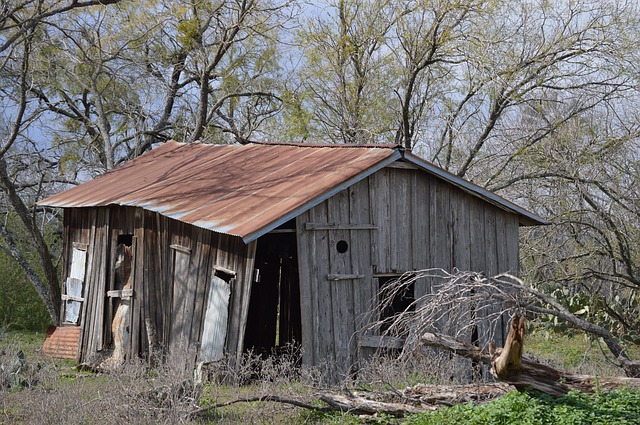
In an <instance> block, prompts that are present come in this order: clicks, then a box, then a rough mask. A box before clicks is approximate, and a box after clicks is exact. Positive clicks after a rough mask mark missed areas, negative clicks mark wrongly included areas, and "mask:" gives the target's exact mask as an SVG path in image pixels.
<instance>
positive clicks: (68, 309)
mask: <svg viewBox="0 0 640 425" xmlns="http://www.w3.org/2000/svg"><path fill="white" fill-rule="evenodd" d="M86 263H87V248H86V246H81V245H80V244H74V247H73V252H72V254H71V271H70V272H69V276H68V277H67V280H66V282H65V292H66V294H65V295H63V296H62V299H63V300H64V321H65V322H66V323H74V324H77V323H78V319H79V318H80V308H81V306H82V302H83V301H84V298H82V289H83V286H84V273H85V268H86Z"/></svg>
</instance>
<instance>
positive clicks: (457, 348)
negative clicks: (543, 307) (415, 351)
mask: <svg viewBox="0 0 640 425" xmlns="http://www.w3.org/2000/svg"><path fill="white" fill-rule="evenodd" d="M524 329H525V319H524V317H522V316H515V317H514V318H513V320H512V321H511V326H510V330H509V335H508V336H507V340H506V341H505V347H504V348H497V347H495V345H493V344H492V345H491V346H490V352H486V351H484V350H482V349H481V348H479V347H476V346H475V345H472V344H470V343H467V342H464V341H459V340H457V339H455V338H452V337H449V336H446V335H441V334H434V333H425V334H423V335H422V337H421V338H420V342H421V343H422V344H424V345H427V346H430V347H436V348H441V349H444V350H448V351H451V352H453V353H454V354H457V355H460V356H462V357H466V358H469V359H471V360H475V361H478V362H482V363H485V364H488V365H491V373H492V375H493V376H494V377H496V379H498V380H499V381H501V382H505V383H507V384H510V385H513V386H514V387H516V388H517V389H518V390H523V389H524V388H527V387H531V388H533V389H536V390H538V391H541V392H544V393H546V394H550V395H554V396H559V395H562V394H566V393H568V392H569V391H571V390H580V391H582V392H587V393H590V392H594V391H595V390H596V389H601V390H612V389H619V388H627V387H629V388H640V378H628V377H619V376H616V377H601V376H593V375H576V374H572V373H569V372H566V371H561V370H558V369H554V368H552V367H550V366H547V365H544V364H541V363H539V362H536V361H534V360H532V359H529V358H527V357H525V356H523V354H522V350H523V347H524Z"/></svg>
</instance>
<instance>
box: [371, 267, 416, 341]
mask: <svg viewBox="0 0 640 425" xmlns="http://www.w3.org/2000/svg"><path fill="white" fill-rule="evenodd" d="M403 276H404V275H397V276H384V277H379V278H378V282H379V291H378V302H379V304H378V305H379V306H380V321H381V322H382V326H381V329H380V330H381V332H382V333H387V332H391V333H393V334H394V336H399V337H402V336H406V335H407V333H408V330H407V329H399V328H394V329H390V328H391V325H392V324H393V322H394V320H395V319H396V318H397V316H398V315H399V314H401V313H404V312H407V311H414V310H415V281H414V280H413V279H412V277H413V276H409V277H407V276H404V278H403ZM409 280H410V281H409Z"/></svg>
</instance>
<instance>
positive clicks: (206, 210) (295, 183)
mask: <svg viewBox="0 0 640 425" xmlns="http://www.w3.org/2000/svg"><path fill="white" fill-rule="evenodd" d="M397 160H405V161H408V162H411V163H413V164H414V165H416V166H418V167H420V168H422V169H423V170H424V171H426V172H428V173H430V174H433V175H435V176H437V177H438V178H441V179H443V180H445V181H447V182H449V183H450V184H453V185H455V186H458V187H460V188H462V189H463V190H466V191H468V192H470V193H472V194H474V195H475V196H478V197H480V198H482V199H484V200H485V201H487V202H491V203H493V204H495V205H498V206H499V207H501V208H504V209H506V210H508V211H511V212H513V213H516V214H518V216H519V217H520V223H521V224H544V223H545V221H544V220H542V219H541V218H540V217H537V216H535V215H534V214H532V213H530V212H528V211H526V210H524V209H523V208H520V207H519V206H517V205H515V204H513V203H511V202H509V201H507V200H505V199H503V198H500V197H499V196H497V195H495V194H493V193H492V192H489V191H488V190H486V189H484V188H481V187H479V186H476V185H474V184H472V183H469V182H467V181H465V180H464V179H461V178H459V177H456V176H454V175H452V174H450V173H448V172H446V171H444V170H442V169H440V168H438V167H436V166H435V165H433V164H430V163H428V162H426V161H422V160H420V159H419V158H417V157H415V156H413V155H411V154H408V153H407V154H405V153H404V152H403V150H402V149H401V148H399V147H398V146H396V145H364V146H363V145H312V144H262V143H252V144H248V145H207V144H201V143H193V144H183V143H178V142H174V141H172V142H167V143H165V144H163V145H161V146H159V147H157V148H155V149H153V150H151V151H150V152H148V153H146V154H144V155H142V156H140V157H138V158H136V159H134V160H133V161H130V162H127V163H126V164H124V165H122V166H120V167H118V168H116V169H114V170H111V171H109V172H108V173H106V174H104V175H102V176H99V177H97V178H95V179H93V180H91V181H89V182H87V183H84V184H82V185H79V186H77V187H75V188H72V189H69V190H67V191H65V192H62V193H59V194H57V195H54V196H52V197H50V198H48V199H45V200H43V201H40V202H39V203H38V204H39V205H43V206H49V207H62V208H74V207H98V206H107V205H126V206H135V207H141V208H144V209H147V210H150V211H155V212H158V213H160V214H163V215H165V216H168V217H171V218H174V219H176V220H180V221H183V222H186V223H190V224H193V225H195V226H198V227H202V228H205V229H209V230H213V231H215V232H219V233H226V234H230V235H235V236H240V237H241V238H242V239H243V240H244V241H245V242H250V241H252V240H254V239H256V238H258V237H259V236H261V235H262V234H264V233H266V232H268V231H270V230H272V229H274V228H275V227H277V226H279V225H280V224H282V223H284V222H286V221H288V220H290V219H292V218H294V217H296V216H297V215H299V214H301V213H302V212H304V211H306V210H307V209H309V208H311V207H313V206H315V205H317V204H319V203H320V202H322V201H324V200H325V199H327V198H329V197H331V196H333V195H334V194H336V193H338V192H339V191H341V190H343V189H345V188H346V187H349V186H350V185H352V184H354V183H356V182H357V181H359V180H361V179H363V178H365V177H367V176H369V175H370V174H373V173H374V172H376V171H377V170H379V169H381V168H383V167H385V166H387V165H389V164H391V163H393V162H395V161H397Z"/></svg>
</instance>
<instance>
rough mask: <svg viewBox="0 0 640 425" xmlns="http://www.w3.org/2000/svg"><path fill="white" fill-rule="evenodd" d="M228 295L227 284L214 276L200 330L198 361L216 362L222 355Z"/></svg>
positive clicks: (225, 331)
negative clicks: (200, 342)
mask: <svg viewBox="0 0 640 425" xmlns="http://www.w3.org/2000/svg"><path fill="white" fill-rule="evenodd" d="M230 295H231V288H230V286H229V284H228V283H227V282H225V281H224V280H223V279H221V278H219V277H218V276H215V275H214V276H213V277H212V279H211V287H210V288H209V299H208V300H207V312H206V314H205V319H204V329H203V330H202V344H201V345H200V361H203V362H205V363H209V362H213V361H217V360H220V359H221V358H222V355H223V354H224V341H225V338H226V336H227V317H228V315H229V296H230Z"/></svg>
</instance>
